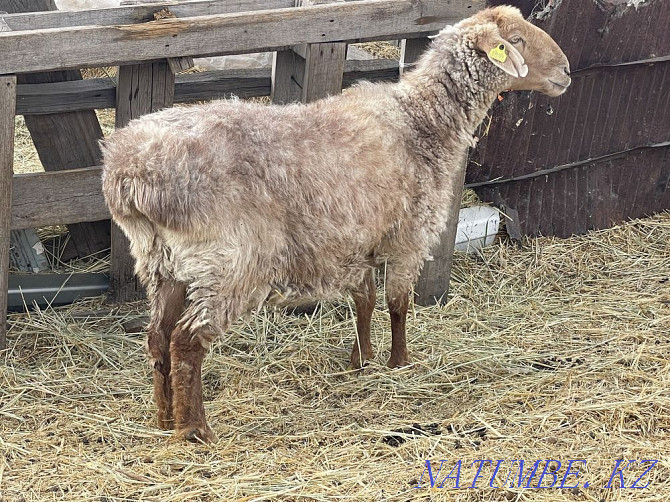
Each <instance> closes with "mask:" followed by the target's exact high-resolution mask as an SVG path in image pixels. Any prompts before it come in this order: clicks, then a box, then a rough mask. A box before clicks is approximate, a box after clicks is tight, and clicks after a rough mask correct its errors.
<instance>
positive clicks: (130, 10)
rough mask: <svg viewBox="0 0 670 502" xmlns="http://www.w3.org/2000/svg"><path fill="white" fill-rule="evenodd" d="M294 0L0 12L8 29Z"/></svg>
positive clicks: (272, 5) (274, 5) (208, 12)
mask: <svg viewBox="0 0 670 502" xmlns="http://www.w3.org/2000/svg"><path fill="white" fill-rule="evenodd" d="M294 5H295V0H201V1H198V2H193V1H191V2H183V1H182V2H177V3H175V2H156V3H150V4H142V5H133V6H126V7H111V8H107V9H91V10H80V11H61V10H54V11H42V12H22V13H19V14H7V15H3V18H4V20H5V22H6V23H7V26H9V27H10V28H11V29H12V31H23V30H44V29H48V28H67V27H71V26H95V25H98V26H112V25H115V24H135V23H144V22H147V21H153V20H154V12H156V11H159V10H161V9H163V8H165V7H167V8H168V9H170V12H172V13H173V14H174V15H175V16H177V17H195V16H212V15H215V14H229V13H232V12H245V11H254V10H267V9H285V8H289V7H293V6H294Z"/></svg>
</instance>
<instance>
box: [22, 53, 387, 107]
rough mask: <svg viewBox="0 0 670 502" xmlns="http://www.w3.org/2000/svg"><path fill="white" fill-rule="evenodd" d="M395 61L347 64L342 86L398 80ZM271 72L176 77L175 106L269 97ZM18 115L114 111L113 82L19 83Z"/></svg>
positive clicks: (194, 74) (263, 69) (235, 71)
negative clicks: (225, 99)
mask: <svg viewBox="0 0 670 502" xmlns="http://www.w3.org/2000/svg"><path fill="white" fill-rule="evenodd" d="M398 75H399V68H398V62H397V61H395V60H391V59H372V60H364V61H346V62H345V66H344V78H343V81H342V85H343V87H345V88H346V87H350V86H351V85H353V84H355V83H356V82H357V81H359V80H369V81H371V82H379V81H394V80H397V79H398ZM271 81H272V70H271V69H270V68H259V69H251V70H216V71H207V72H202V73H187V74H182V75H177V76H176V79H175V96H174V102H175V103H193V102H196V101H204V100H209V99H216V98H223V97H229V96H231V95H235V96H237V97H240V98H252V97H260V96H269V95H270V88H271V85H272V82H271ZM16 94H17V96H16V114H17V115H43V114H50V113H62V112H71V111H76V110H91V109H100V108H114V106H116V79H114V78H111V77H110V78H94V79H85V80H72V81H67V82H54V83H50V84H22V85H19V86H18V87H17V91H16Z"/></svg>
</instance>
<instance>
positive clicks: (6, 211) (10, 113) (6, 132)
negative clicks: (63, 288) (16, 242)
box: [0, 76, 16, 350]
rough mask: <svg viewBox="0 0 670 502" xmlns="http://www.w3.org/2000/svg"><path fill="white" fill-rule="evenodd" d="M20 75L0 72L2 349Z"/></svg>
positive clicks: (0, 308)
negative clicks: (4, 74)
mask: <svg viewBox="0 0 670 502" xmlns="http://www.w3.org/2000/svg"><path fill="white" fill-rule="evenodd" d="M15 106H16V77H14V76H5V77H2V76H0V350H2V349H4V348H5V346H6V337H5V335H6V330H7V289H8V280H9V237H10V230H11V228H10V223H9V222H10V215H11V210H12V175H13V172H14V171H13V167H12V166H13V162H14V113H15V111H14V109H15Z"/></svg>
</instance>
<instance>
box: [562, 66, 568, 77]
mask: <svg viewBox="0 0 670 502" xmlns="http://www.w3.org/2000/svg"><path fill="white" fill-rule="evenodd" d="M563 71H564V72H565V74H566V75H570V67H569V66H564V67H563Z"/></svg>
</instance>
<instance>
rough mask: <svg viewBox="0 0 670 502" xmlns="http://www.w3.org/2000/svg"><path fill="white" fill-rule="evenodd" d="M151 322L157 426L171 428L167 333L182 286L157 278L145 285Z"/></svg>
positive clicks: (182, 297)
mask: <svg viewBox="0 0 670 502" xmlns="http://www.w3.org/2000/svg"><path fill="white" fill-rule="evenodd" d="M148 289H149V296H150V298H151V321H150V323H149V326H148V327H147V331H148V337H147V348H148V352H149V357H150V364H151V366H152V367H153V370H154V400H155V401H156V406H157V407H158V427H160V428H161V429H165V430H169V429H173V428H174V417H173V414H172V385H171V381H170V369H171V361H170V336H171V333H172V331H173V330H174V328H175V325H176V324H177V321H178V320H179V318H180V317H181V314H182V312H183V311H184V301H185V297H186V288H185V286H184V285H183V284H181V283H178V282H175V281H173V280H170V279H164V278H160V279H157V280H156V282H155V283H153V284H151V285H150V286H149V288H148Z"/></svg>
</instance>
